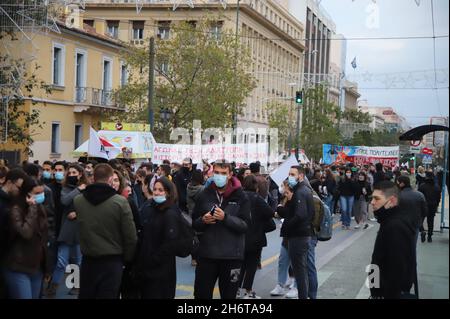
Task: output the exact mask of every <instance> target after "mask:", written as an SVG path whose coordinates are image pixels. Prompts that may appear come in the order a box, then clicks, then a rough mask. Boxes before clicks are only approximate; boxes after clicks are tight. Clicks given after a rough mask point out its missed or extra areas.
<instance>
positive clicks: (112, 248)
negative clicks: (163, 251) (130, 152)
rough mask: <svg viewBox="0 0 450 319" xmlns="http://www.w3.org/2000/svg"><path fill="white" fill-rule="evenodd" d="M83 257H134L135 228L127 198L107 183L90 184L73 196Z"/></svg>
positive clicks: (128, 258) (130, 258) (127, 258)
mask: <svg viewBox="0 0 450 319" xmlns="http://www.w3.org/2000/svg"><path fill="white" fill-rule="evenodd" d="M74 206H75V211H76V213H77V219H78V223H79V227H80V246H81V252H82V254H83V256H88V257H94V258H95V257H102V256H112V255H114V256H118V255H122V256H123V258H124V261H125V262H127V261H131V260H132V259H133V257H134V253H135V250H136V243H137V235H136V228H135V225H134V221H133V214H132V212H131V208H130V205H129V204H128V201H127V200H126V199H125V198H124V197H122V196H120V195H118V194H116V192H115V190H114V189H113V188H112V187H110V186H109V185H107V184H102V183H98V184H92V185H89V186H88V187H86V190H85V191H84V192H83V193H82V194H81V195H78V196H77V197H75V199H74Z"/></svg>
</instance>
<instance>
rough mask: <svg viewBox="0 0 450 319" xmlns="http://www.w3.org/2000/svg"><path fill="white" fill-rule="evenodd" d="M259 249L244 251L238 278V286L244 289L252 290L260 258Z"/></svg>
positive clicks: (260, 249)
mask: <svg viewBox="0 0 450 319" xmlns="http://www.w3.org/2000/svg"><path fill="white" fill-rule="evenodd" d="M261 251H262V248H259V249H257V250H254V251H249V252H245V255H244V261H243V263H242V267H241V276H240V278H239V287H241V288H244V289H246V290H252V287H253V281H254V279H255V274H256V269H257V268H258V263H259V262H260V260H261Z"/></svg>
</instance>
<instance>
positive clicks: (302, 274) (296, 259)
mask: <svg viewBox="0 0 450 319" xmlns="http://www.w3.org/2000/svg"><path fill="white" fill-rule="evenodd" d="M288 182H289V186H290V187H291V188H292V189H293V193H294V195H293V197H292V199H291V201H290V205H289V207H288V209H287V210H286V211H285V212H284V213H285V214H284V215H283V211H281V212H278V214H279V215H280V216H281V217H284V218H285V219H284V222H283V225H282V227H281V236H282V237H286V238H287V240H288V253H289V258H290V260H291V264H292V269H293V271H294V276H295V281H296V283H297V289H298V298H299V299H307V298H308V293H309V279H308V250H309V243H310V240H311V236H312V234H313V229H312V221H313V217H314V212H315V210H314V200H313V195H312V191H311V187H310V186H308V185H309V183H308V184H307V183H306V177H305V170H304V169H303V168H302V167H300V166H293V167H291V169H290V170H289V177H288Z"/></svg>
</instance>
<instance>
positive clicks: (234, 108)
mask: <svg viewBox="0 0 450 319" xmlns="http://www.w3.org/2000/svg"><path fill="white" fill-rule="evenodd" d="M240 3H241V1H240V0H237V6H236V34H235V36H236V49H235V52H234V72H235V73H236V72H237V59H238V47H237V45H238V43H239V42H238V39H239V13H240ZM235 78H236V77H235ZM232 113H233V114H232V122H233V125H232V126H233V127H232V128H233V133H232V134H233V135H232V139H231V140H232V142H233V143H237V136H236V134H237V122H238V121H237V105H236V104H234V105H233V112H232Z"/></svg>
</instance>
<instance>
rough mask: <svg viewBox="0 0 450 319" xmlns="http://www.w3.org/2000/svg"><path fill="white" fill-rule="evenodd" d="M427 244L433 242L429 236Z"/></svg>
mask: <svg viewBox="0 0 450 319" xmlns="http://www.w3.org/2000/svg"><path fill="white" fill-rule="evenodd" d="M428 242H429V243H432V242H433V239H431V236H430V235H428Z"/></svg>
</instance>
